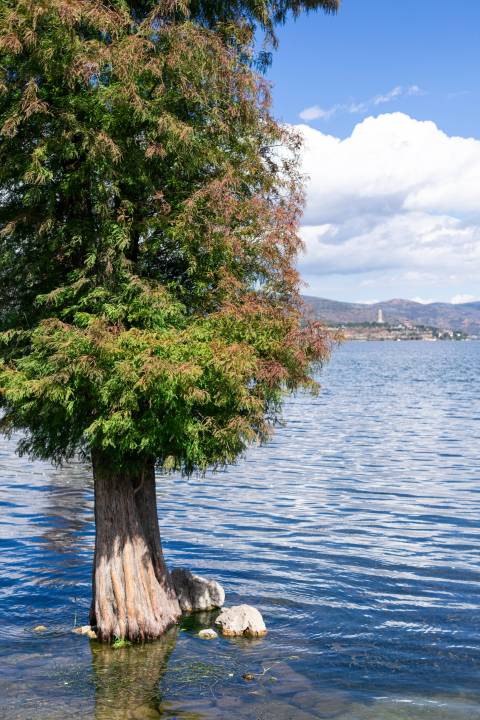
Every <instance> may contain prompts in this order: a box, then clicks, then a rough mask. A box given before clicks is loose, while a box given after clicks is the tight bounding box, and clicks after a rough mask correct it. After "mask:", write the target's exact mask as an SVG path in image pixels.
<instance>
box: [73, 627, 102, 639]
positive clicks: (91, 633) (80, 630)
mask: <svg viewBox="0 0 480 720" xmlns="http://www.w3.org/2000/svg"><path fill="white" fill-rule="evenodd" d="M72 632H74V633H76V634H77V635H86V636H87V637H88V638H90V640H96V639H97V633H96V632H95V630H93V628H91V627H90V625H80V627H75V628H73V630H72Z"/></svg>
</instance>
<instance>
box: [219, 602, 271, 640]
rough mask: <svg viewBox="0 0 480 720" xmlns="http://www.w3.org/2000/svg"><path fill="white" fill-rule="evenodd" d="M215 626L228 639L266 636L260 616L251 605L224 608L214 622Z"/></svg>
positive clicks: (265, 629)
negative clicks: (242, 636)
mask: <svg viewBox="0 0 480 720" xmlns="http://www.w3.org/2000/svg"><path fill="white" fill-rule="evenodd" d="M215 625H219V626H220V630H221V632H222V635H228V636H230V637H235V636H237V635H247V636H248V637H262V635H266V634H267V628H266V627H265V623H264V622H263V618H262V616H261V614H260V613H259V611H258V610H257V609H256V608H254V607H252V606H251V605H235V606H234V607H231V608H225V609H224V610H222V612H221V613H220V615H219V616H218V617H217V619H216V620H215Z"/></svg>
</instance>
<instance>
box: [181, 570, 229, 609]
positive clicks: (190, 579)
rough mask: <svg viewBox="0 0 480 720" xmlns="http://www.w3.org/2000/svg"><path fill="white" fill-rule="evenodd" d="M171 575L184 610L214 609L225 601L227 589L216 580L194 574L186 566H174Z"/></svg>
mask: <svg viewBox="0 0 480 720" xmlns="http://www.w3.org/2000/svg"><path fill="white" fill-rule="evenodd" d="M171 575H172V581H173V585H174V587H175V592H176V593H177V598H178V602H179V603H180V609H181V610H182V612H184V613H191V612H199V611H202V610H213V609H214V608H220V607H222V605H223V603H224V602H225V591H224V589H223V588H222V586H221V585H220V584H219V583H218V582H216V580H208V579H207V578H203V577H200V575H193V573H191V572H190V571H189V570H185V569H184V568H173V570H172V573H171Z"/></svg>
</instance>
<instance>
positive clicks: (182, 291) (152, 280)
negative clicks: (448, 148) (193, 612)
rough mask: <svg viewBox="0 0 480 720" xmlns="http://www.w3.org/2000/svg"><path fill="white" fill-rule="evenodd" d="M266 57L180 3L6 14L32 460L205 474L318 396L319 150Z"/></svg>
mask: <svg viewBox="0 0 480 720" xmlns="http://www.w3.org/2000/svg"><path fill="white" fill-rule="evenodd" d="M146 9H148V8H146ZM182 13H183V15H182ZM249 57H250V58H251V57H252V30H251V28H248V27H246V26H245V24H240V25H238V26H236V25H234V24H230V25H229V26H228V27H227V26H225V25H222V26H220V27H217V28H216V29H215V30H212V29H209V28H207V27H203V26H201V25H199V24H198V23H195V22H193V21H192V19H191V18H189V17H188V15H187V14H186V12H185V9H183V10H182V7H181V6H179V5H175V6H173V5H172V7H171V8H170V9H169V12H168V13H167V10H166V9H165V8H163V9H162V14H160V11H159V9H158V8H157V9H156V10H155V9H154V10H153V11H152V12H151V13H150V14H149V15H147V16H145V15H142V16H141V17H140V19H134V16H132V13H131V8H130V7H129V4H128V3H126V2H117V3H112V5H110V6H108V5H105V4H102V3H100V2H97V1H96V0H69V1H68V2H67V1H66V0H40V1H39V2H32V1H31V0H15V1H14V0H7V1H5V2H3V4H2V5H1V8H0V405H1V406H2V407H3V413H4V414H3V419H2V420H1V428H2V430H3V431H4V432H7V433H9V432H13V431H15V430H17V429H21V430H23V431H25V433H24V439H23V440H22V441H21V443H20V451H22V452H28V453H30V454H32V455H34V456H38V457H43V458H51V459H53V460H54V461H57V462H59V461H61V460H63V459H64V458H68V457H71V456H72V455H73V454H74V453H75V452H78V451H83V452H85V453H88V452H89V451H90V450H91V448H93V447H95V448H101V449H102V450H103V451H104V452H106V453H109V454H110V456H111V458H112V461H115V462H118V463H119V464H124V463H126V462H129V461H133V462H134V461H135V459H136V458H138V457H139V456H140V455H143V456H149V457H152V458H155V460H156V461H157V462H158V463H159V464H161V465H163V466H164V467H165V468H181V469H183V470H185V471H191V470H192V469H194V468H201V469H202V468H205V467H207V466H208V465H216V464H223V463H227V462H231V461H233V460H234V459H235V458H236V457H237V456H238V454H239V453H241V452H242V451H243V449H244V448H245V447H246V445H247V444H248V443H249V442H252V441H255V440H263V439H265V438H266V437H267V436H268V433H269V428H270V426H271V423H272V421H273V420H274V419H275V415H276V413H277V411H278V407H279V404H280V400H281V395H282V392H283V390H284V389H285V388H288V389H294V388H296V387H298V386H307V387H312V386H313V385H314V384H313V383H312V380H311V379H310V377H309V368H310V365H311V363H312V362H313V361H322V360H323V359H324V358H325V357H326V356H327V354H328V345H329V340H328V337H327V336H326V335H325V333H324V331H323V329H322V328H320V327H319V326H318V325H316V324H315V323H313V324H304V323H302V322H301V305H300V301H299V294H298V277H297V274H296V272H295V270H294V267H293V266H294V262H295V257H296V253H297V251H298V249H299V247H300V241H299V239H298V237H297V224H298V220H299V217H300V212H301V208H302V191H301V177H300V175H299V171H298V151H299V140H298V138H297V137H296V136H295V135H294V134H292V133H291V132H290V131H289V130H287V129H286V128H284V127H281V126H279V125H278V124H276V123H275V122H274V120H273V119H272V117H271V116H270V114H269V108H268V89H267V88H266V86H265V84H264V83H263V81H262V80H261V79H260V78H259V77H258V76H257V75H256V74H255V73H254V72H253V71H252V69H251V66H250V65H251V64H250V63H249V62H248V58H249Z"/></svg>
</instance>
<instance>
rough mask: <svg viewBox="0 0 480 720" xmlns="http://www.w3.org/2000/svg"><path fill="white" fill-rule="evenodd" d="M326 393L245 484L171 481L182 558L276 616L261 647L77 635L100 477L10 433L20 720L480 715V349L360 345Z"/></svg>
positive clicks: (3, 596) (10, 712) (173, 541)
mask: <svg viewBox="0 0 480 720" xmlns="http://www.w3.org/2000/svg"><path fill="white" fill-rule="evenodd" d="M321 383H322V386H323V390H322V393H321V395H320V396H319V397H318V398H311V397H305V396H297V397H295V398H293V399H291V400H289V401H288V402H287V404H286V407H285V418H286V424H285V426H284V427H282V428H280V429H279V430H278V431H277V433H276V435H275V438H274V440H273V441H272V442H271V443H270V444H269V445H268V446H266V447H263V448H254V449H252V450H251V451H250V452H249V453H248V456H247V457H246V458H245V459H244V460H242V461H241V462H239V464H238V465H236V466H235V467H233V468H230V469H229V470H228V471H227V472H221V473H217V474H210V475H208V476H207V477H206V478H204V479H200V478H191V479H190V480H186V479H182V478H179V477H175V476H170V477H162V478H159V482H158V502H159V514H160V523H161V528H162V531H163V542H164V548H165V554H166V557H167V560H168V562H169V563H170V564H172V565H181V566H184V567H188V568H191V569H193V570H195V571H198V572H200V573H201V574H205V575H207V576H211V577H213V578H216V579H218V580H219V581H220V582H221V583H222V584H223V585H224V587H225V589H226V593H227V604H229V605H231V604H237V603H239V602H247V603H249V604H252V605H255V606H257V607H258V608H259V609H260V610H261V612H262V613H263V616H264V618H265V621H266V623H267V626H268V628H269V634H268V635H267V637H266V638H264V639H262V640H256V641H248V640H228V639H223V638H219V639H217V640H214V641H205V640H201V639H199V638H198V637H197V635H196V633H197V632H198V629H199V628H200V627H208V626H209V625H210V623H211V621H212V620H213V618H212V617H208V616H207V617H202V616H200V617H195V618H192V619H190V620H188V619H187V620H186V621H185V622H184V624H183V626H182V627H181V628H180V629H177V630H176V631H174V632H173V633H171V634H170V635H169V636H168V637H166V638H165V639H164V640H162V641H161V642H158V643H152V644H148V645H145V646H143V647H132V648H125V649H117V650H113V649H111V648H109V647H108V648H105V647H101V646H99V645H98V644H96V643H90V642H89V641H88V640H87V639H85V638H83V637H79V636H77V635H74V634H72V633H71V628H72V626H73V625H74V623H77V624H83V623H85V622H86V621H87V616H88V606H89V592H90V563H91V559H92V547H93V539H94V535H93V532H94V529H93V515H92V483H91V480H90V474H89V469H88V468H87V467H85V466H83V465H82V464H80V463H75V464H72V465H71V466H69V467H68V468H63V469H61V470H58V469H52V468H51V467H50V466H48V465H46V464H42V463H38V462H35V463H30V462H28V461H27V460H26V459H18V458H17V457H16V456H15V455H14V443H13V442H7V441H5V440H2V441H1V445H0V472H1V486H0V552H1V555H0V583H1V587H0V717H1V718H7V719H8V720H11V719H13V718H19V719H21V720H26V719H27V718H32V720H33V719H35V720H47V718H48V719H50V718H52V719H53V718H55V719H57V718H58V719H60V718H62V719H64V718H72V719H74V718H82V720H83V719H85V718H86V719H87V720H88V719H89V718H97V719H98V720H103V719H105V720H107V719H110V718H112V719H113V720H117V719H118V720H120V719H124V718H132V719H136V720H143V719H146V718H163V719H164V720H168V719H170V720H173V719H174V718H178V719H182V720H208V719H210V718H212V719H213V718H215V719H218V718H228V719H230V718H233V719H235V718H239V719H242V718H244V719H245V720H248V719H250V720H312V719H313V718H338V720H356V719H358V720H373V719H378V720H387V719H388V720H406V719H410V718H419V719H422V720H423V719H427V718H429V719H430V718H431V719H432V720H446V719H447V718H448V719H452V720H460V719H462V720H467V719H468V720H477V719H479V720H480V566H479V560H480V483H479V480H480V442H479V441H480V343H479V342H471V343H453V342H452V343H448V342H443V343H440V342H437V343H426V342H416V343H415V342H412V343H391V342H386V343H373V342H372V343H349V344H346V345H344V346H342V347H341V348H340V349H339V350H337V351H336V353H335V355H334V357H333V359H332V362H331V363H330V364H329V366H328V367H327V368H325V370H324V371H323V373H322V376H321ZM38 624H43V625H45V626H46V628H47V630H46V631H45V632H43V633H36V632H34V631H33V628H34V627H35V626H36V625H38ZM245 673H252V674H253V675H254V676H255V679H254V680H251V681H247V680H245V679H243V678H242V675H243V674H245Z"/></svg>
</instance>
